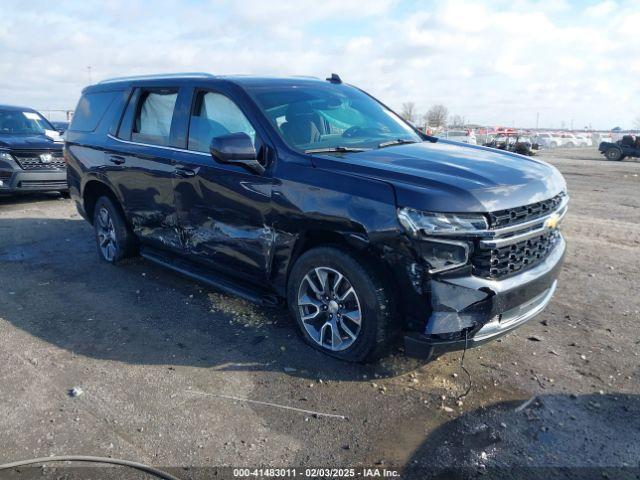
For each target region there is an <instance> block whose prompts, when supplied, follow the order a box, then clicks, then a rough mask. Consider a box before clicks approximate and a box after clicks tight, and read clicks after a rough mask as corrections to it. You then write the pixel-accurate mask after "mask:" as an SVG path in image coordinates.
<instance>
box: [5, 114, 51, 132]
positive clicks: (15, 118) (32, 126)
mask: <svg viewBox="0 0 640 480" xmlns="http://www.w3.org/2000/svg"><path fill="white" fill-rule="evenodd" d="M47 130H48V131H52V130H53V131H55V128H53V126H52V125H51V124H50V123H49V122H48V121H47V120H45V119H44V118H43V117H42V116H41V115H40V114H38V113H36V112H29V111H26V112H23V111H20V110H0V134H8V135H43V134H45V133H46V131H47Z"/></svg>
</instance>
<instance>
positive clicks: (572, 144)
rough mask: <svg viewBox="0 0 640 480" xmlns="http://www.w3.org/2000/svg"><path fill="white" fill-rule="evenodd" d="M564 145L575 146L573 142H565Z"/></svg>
mask: <svg viewBox="0 0 640 480" xmlns="http://www.w3.org/2000/svg"><path fill="white" fill-rule="evenodd" d="M565 147H567V148H573V147H575V144H574V143H573V142H567V143H566V144H565Z"/></svg>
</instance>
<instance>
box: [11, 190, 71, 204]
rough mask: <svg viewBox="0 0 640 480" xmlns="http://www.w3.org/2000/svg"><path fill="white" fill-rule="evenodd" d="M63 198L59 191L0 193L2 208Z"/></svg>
mask: <svg viewBox="0 0 640 480" xmlns="http://www.w3.org/2000/svg"><path fill="white" fill-rule="evenodd" d="M57 198H59V199H63V198H64V197H63V196H62V195H61V194H60V193H59V192H34V193H20V194H17V195H16V194H12V195H7V194H0V208H2V207H3V206H5V205H22V204H28V203H34V202H42V201H50V200H55V199H57Z"/></svg>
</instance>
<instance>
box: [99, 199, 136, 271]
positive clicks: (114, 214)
mask: <svg viewBox="0 0 640 480" xmlns="http://www.w3.org/2000/svg"><path fill="white" fill-rule="evenodd" d="M93 228H94V230H95V235H96V244H97V246H98V256H99V257H100V258H101V259H103V260H105V261H107V262H109V263H113V264H116V263H119V262H121V261H123V260H125V259H127V258H131V257H134V256H135V255H136V247H137V240H136V237H135V234H134V233H133V232H132V231H131V229H130V228H129V226H128V225H127V223H126V221H125V219H124V215H123V214H122V210H121V209H120V208H118V207H117V206H116V204H115V203H114V202H113V200H111V199H110V198H109V197H100V198H99V199H98V201H97V202H96V204H95V207H94V210H93Z"/></svg>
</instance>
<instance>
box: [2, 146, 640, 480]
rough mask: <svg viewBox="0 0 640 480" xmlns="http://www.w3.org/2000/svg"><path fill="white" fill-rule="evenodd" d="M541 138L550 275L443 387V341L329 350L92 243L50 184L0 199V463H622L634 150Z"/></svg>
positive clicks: (633, 426)
mask: <svg viewBox="0 0 640 480" xmlns="http://www.w3.org/2000/svg"><path fill="white" fill-rule="evenodd" d="M543 157H544V158H546V159H548V160H549V161H550V162H551V163H553V164H554V165H556V166H557V167H558V168H559V169H560V170H561V171H562V173H563V174H564V175H565V177H566V179H567V182H568V184H569V190H570V194H571V197H572V203H571V207H570V213H569V215H568V217H567V219H566V222H565V224H564V226H563V230H564V232H565V235H566V238H567V240H568V244H569V252H568V256H567V260H566V264H565V267H564V271H563V274H562V277H561V282H560V286H559V288H558V291H557V294H556V296H555V298H554V300H553V302H552V303H551V305H550V306H549V307H548V309H547V310H546V311H545V312H544V313H543V314H541V315H540V316H539V317H537V318H536V319H535V320H533V321H531V322H529V324H527V325H525V326H524V327H522V328H520V329H519V330H517V331H516V332H515V333H512V334H511V335H509V336H507V337H505V338H504V339H502V340H501V341H497V342H493V343H491V344H489V345H486V346H484V347H481V348H478V349H475V350H471V351H469V352H467V354H466V358H465V365H466V367H467V369H468V370H469V372H470V374H471V379H472V388H471V391H470V393H469V394H468V395H467V396H466V397H465V398H463V399H462V400H460V401H458V396H459V395H460V394H461V393H463V392H464V391H465V389H466V387H467V381H468V380H467V377H466V375H465V374H464V372H463V371H462V370H461V368H460V355H459V354H457V353H456V354H449V355H446V356H444V357H442V358H440V359H438V360H437V361H435V362H432V363H429V364H423V363H420V362H417V361H414V360H410V359H406V358H404V357H402V356H401V355H397V356H393V357H390V358H388V359H386V360H384V361H383V362H381V363H380V364H378V365H368V366H359V365H350V364H345V363H341V362H339V361H334V360H332V359H330V358H328V357H325V356H323V355H321V354H319V353H316V352H315V351H313V350H311V349H310V348H308V347H307V346H305V345H304V344H303V343H302V341H301V340H300V339H299V337H298V336H297V334H296V332H295V330H294V328H293V325H292V324H291V323H290V321H289V319H288V318H287V315H286V313H284V312H283V311H279V310H262V309H260V308H257V307H254V306H252V305H250V304H246V303H244V302H241V301H238V300H236V299H233V298H230V297H226V296H223V295H220V294H217V293H215V292H212V291H209V290H208V289H207V288H205V287H203V286H202V285H199V284H196V283H192V282H190V281H188V280H185V279H183V278H181V277H179V276H176V275H174V274H172V273H169V272H167V271H164V270H162V269H160V268H159V267H155V266H154V265H151V264H150V263H148V262H146V261H144V260H137V261H135V262H133V263H132V264H130V265H127V266H120V267H112V266H110V265H107V264H105V263H102V262H100V261H98V258H97V255H96V253H95V245H94V243H93V237H92V230H91V227H90V226H89V225H88V224H87V223H86V222H84V221H83V220H82V219H81V218H80V217H79V216H78V215H77V213H76V211H75V208H74V206H73V205H72V204H71V202H70V201H69V200H63V199H60V198H58V197H56V196H37V197H21V198H13V199H0V345H1V346H2V347H1V348H0V363H1V364H2V365H3V366H4V368H2V369H1V370H0V409H1V410H0V411H1V412H2V415H0V432H2V434H1V435H0V463H3V462H8V461H12V460H18V459H26V458H32V457H42V456H49V455H63V454H82V455H98V456H112V457H117V458H127V459H133V460H137V461H140V462H144V463H147V464H151V465H156V466H165V467H167V466H169V467H177V466H180V467H187V468H180V469H175V468H174V469H173V472H174V473H175V474H177V475H179V476H181V477H182V478H193V477H202V478H204V477H205V476H207V477H208V476H211V475H212V471H211V470H206V469H199V468H197V467H211V466H268V465H272V466H298V467H300V466H302V467H309V466H325V467H348V466H356V467H357V466H378V467H385V468H396V469H401V470H402V471H403V472H404V474H403V477H402V478H426V477H430V476H432V477H434V478H451V477H450V476H448V474H447V473H446V472H444V473H443V472H442V471H440V470H439V469H443V468H445V469H446V468H451V467H456V468H459V467H466V468H468V470H464V471H460V470H459V471H458V472H457V473H456V475H458V477H456V478H463V477H462V475H463V474H464V475H467V474H468V475H470V476H475V475H476V474H482V473H484V474H485V475H484V476H483V478H488V477H489V476H490V473H492V472H493V473H495V472H501V475H502V477H501V478H506V477H508V476H509V475H513V476H514V478H523V477H524V476H525V474H531V475H533V476H534V477H539V476H540V475H541V473H542V472H541V470H539V467H543V466H546V467H554V468H559V469H560V470H545V473H544V476H547V477H553V475H552V473H558V474H560V475H566V477H567V478H574V477H573V475H575V478H591V476H593V478H637V475H638V474H639V473H640V470H638V468H640V434H639V433H638V432H640V396H639V394H640V386H639V381H640V372H639V369H638V364H639V360H640V359H639V358H638V357H639V354H640V340H639V336H638V322H639V321H640V295H639V293H640V290H639V288H638V283H639V282H638V281H639V280H640V163H638V162H633V161H624V162H617V163H611V162H606V161H601V160H600V156H599V155H598V154H597V152H595V150H592V149H580V150H578V149H575V150H571V151H555V152H553V153H552V154H551V153H549V154H545V155H543ZM73 387H80V388H81V389H82V391H83V392H84V393H83V394H82V395H80V396H78V397H75V398H73V397H71V396H70V395H69V394H68V390H69V389H71V388H73ZM532 397H535V399H534V400H533V401H532V402H531V403H530V404H529V405H528V406H525V408H521V409H517V407H518V406H520V405H522V404H523V402H525V401H528V400H530V399H531V398H532ZM261 402H262V403H261ZM285 407H286V408H285ZM314 412H315V413H314ZM513 465H517V466H519V467H522V469H521V470H518V471H517V472H514V471H504V470H502V471H501V470H499V469H500V468H502V467H506V466H513ZM561 467H572V468H573V469H572V470H570V471H569V470H562V469H561ZM610 467H618V470H615V473H613V474H612V473H611V471H612V470H610ZM625 467H635V470H634V469H631V468H629V469H625ZM607 468H609V470H607ZM25 472H27V473H25ZM29 472H31V473H33V471H30V470H23V471H22V473H21V474H20V473H19V472H15V471H13V472H4V474H5V475H6V478H26V477H25V475H27V474H28V473H29ZM60 472H61V470H59V469H45V470H42V469H38V470H37V477H38V478H59V475H60ZM64 473H65V475H69V471H65V472H64ZM105 475H106V474H105ZM603 475H608V477H603ZM0 478H4V477H2V473H0ZM93 478H95V477H93ZM217 478H221V477H220V476H218V477H217ZM532 478H533V477H532ZM563 478H564V477H563Z"/></svg>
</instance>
